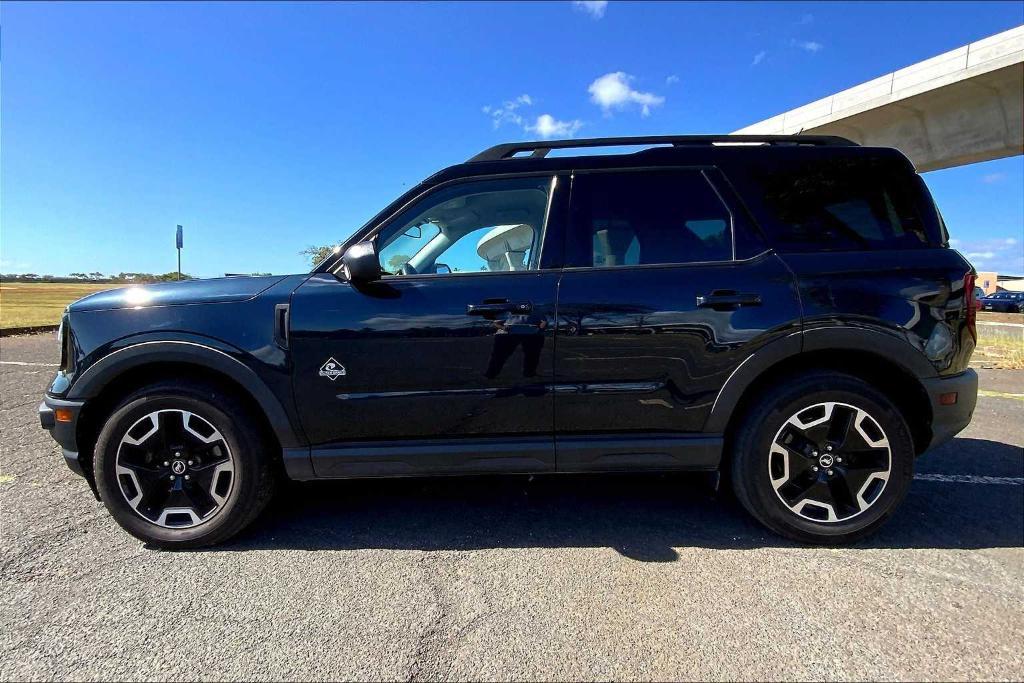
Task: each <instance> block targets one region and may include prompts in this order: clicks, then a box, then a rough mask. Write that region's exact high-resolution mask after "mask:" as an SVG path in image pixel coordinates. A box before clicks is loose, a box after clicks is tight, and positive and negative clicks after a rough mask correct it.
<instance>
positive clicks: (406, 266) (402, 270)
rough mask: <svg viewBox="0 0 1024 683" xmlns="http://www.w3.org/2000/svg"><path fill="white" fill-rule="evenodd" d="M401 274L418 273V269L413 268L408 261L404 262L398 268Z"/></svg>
mask: <svg viewBox="0 0 1024 683" xmlns="http://www.w3.org/2000/svg"><path fill="white" fill-rule="evenodd" d="M398 274H399V275H416V274H417V273H416V269H415V268H413V267H412V266H411V265H410V264H409V263H408V262H406V263H403V264H402V267H401V268H399V269H398Z"/></svg>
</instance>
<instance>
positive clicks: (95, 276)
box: [89, 270, 103, 280]
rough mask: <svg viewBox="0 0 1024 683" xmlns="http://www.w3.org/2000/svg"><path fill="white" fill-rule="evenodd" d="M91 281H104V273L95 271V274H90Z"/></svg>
mask: <svg viewBox="0 0 1024 683" xmlns="http://www.w3.org/2000/svg"><path fill="white" fill-rule="evenodd" d="M89 279H90V280H102V279H103V273H101V272H100V271H98V270H94V271H93V272H91V273H89Z"/></svg>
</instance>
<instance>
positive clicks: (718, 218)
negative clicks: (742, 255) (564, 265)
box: [569, 170, 732, 267]
mask: <svg viewBox="0 0 1024 683" xmlns="http://www.w3.org/2000/svg"><path fill="white" fill-rule="evenodd" d="M731 227H732V221H731V219H730V216H729V212H728V210H726V208H725V206H723V204H722V202H721V200H720V199H719V198H718V195H717V194H715V191H714V189H713V188H712V187H711V185H710V184H709V183H708V181H707V179H706V178H705V177H704V175H703V174H702V173H701V172H700V171H678V170H676V171H626V172H621V173H581V174H578V175H577V176H576V177H575V179H574V180H573V186H572V220H571V228H570V229H571V232H570V234H571V241H572V243H573V244H572V245H571V248H570V250H569V252H570V256H569V260H570V265H575V266H596V267H609V266H637V265H651V264H671V263H694V262H699V261H724V260H729V259H731V258H732V229H731Z"/></svg>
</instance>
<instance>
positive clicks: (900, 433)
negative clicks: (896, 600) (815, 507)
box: [736, 377, 915, 543]
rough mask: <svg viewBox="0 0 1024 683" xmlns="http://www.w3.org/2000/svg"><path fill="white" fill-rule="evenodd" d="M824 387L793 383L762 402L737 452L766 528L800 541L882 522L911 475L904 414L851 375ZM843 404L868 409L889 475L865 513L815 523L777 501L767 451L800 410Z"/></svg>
mask: <svg viewBox="0 0 1024 683" xmlns="http://www.w3.org/2000/svg"><path fill="white" fill-rule="evenodd" d="M830 384H832V385H833V386H830V387H829V388H816V389H811V390H810V391H808V390H807V389H808V387H806V386H804V387H794V388H793V390H792V391H788V392H786V391H783V392H780V393H779V394H777V395H776V396H775V397H774V399H775V400H774V401H772V400H769V401H767V402H766V403H767V404H768V405H767V406H766V410H764V411H762V412H761V418H760V419H758V420H756V421H755V423H754V424H753V425H751V427H752V428H751V429H750V431H749V432H748V435H749V438H748V439H745V440H743V441H746V442H747V443H746V444H741V446H740V447H741V448H744V452H741V453H737V457H738V459H739V460H740V462H738V463H736V465H737V466H739V467H742V468H744V472H743V474H744V477H743V478H744V480H745V481H746V483H747V486H748V490H747V495H748V497H749V501H750V504H751V505H752V506H754V507H755V508H756V511H755V512H756V513H760V514H758V515H757V516H758V517H762V518H763V519H762V521H764V522H765V523H766V524H767V525H768V526H769V527H771V528H773V529H775V530H777V531H780V532H782V533H784V534H786V535H787V536H790V537H791V538H796V539H797V540H801V541H804V542H812V543H814V542H818V543H822V542H824V543H828V542H843V541H849V540H853V539H855V538H858V537H860V536H863V535H866V534H867V533H870V532H871V531H873V530H874V529H875V528H877V527H878V526H879V525H881V524H882V523H883V522H884V521H885V520H886V519H887V518H888V517H889V516H890V515H891V514H892V513H893V511H894V510H895V508H896V507H897V506H898V505H899V503H900V502H901V501H902V500H903V498H904V497H905V496H906V493H907V490H908V489H909V485H910V481H911V480H912V479H913V476H914V458H915V453H914V447H913V441H912V439H911V436H910V430H909V429H908V427H907V425H906V422H905V421H904V419H903V416H902V415H901V414H900V412H899V411H898V409H897V408H896V407H895V406H894V405H893V404H892V402H890V401H889V400H888V399H886V398H885V397H884V396H883V395H882V394H881V393H879V392H877V391H875V390H874V389H872V388H871V387H870V386H869V385H867V384H865V383H863V382H861V381H859V380H855V379H853V378H846V377H842V378H837V381H833V382H830ZM826 402H837V403H846V404H849V405H852V406H855V407H857V408H860V409H862V410H864V411H865V412H867V413H868V415H870V416H871V417H872V418H873V419H874V420H875V421H876V422H878V424H879V426H880V427H881V428H882V430H883V431H884V432H885V435H886V437H887V438H888V440H889V449H890V454H891V463H890V473H889V479H888V481H887V482H886V485H885V488H884V489H883V490H882V492H881V494H879V496H878V498H877V499H876V500H875V501H874V502H873V503H872V504H871V506H870V507H869V508H868V509H867V510H866V511H864V512H862V513H860V514H858V515H856V516H854V517H852V518H850V519H847V520H844V521H839V522H818V521H814V520H810V519H806V518H804V517H801V516H800V515H798V514H796V513H795V512H793V511H792V510H790V509H789V508H788V507H787V506H786V505H785V504H784V503H783V502H782V500H780V499H779V496H778V494H777V493H776V492H775V489H774V487H773V486H772V483H771V478H770V476H769V472H768V455H769V452H770V449H771V445H772V442H773V441H774V439H775V436H776V434H777V433H778V431H779V429H780V428H781V427H782V425H783V424H785V422H786V421H787V420H788V419H789V418H791V417H792V416H793V415H796V414H797V413H799V412H800V411H801V410H803V409H806V408H809V407H811V406H813V405H815V404H818V403H826Z"/></svg>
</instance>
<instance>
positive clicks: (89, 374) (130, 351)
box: [67, 340, 306, 448]
mask: <svg viewBox="0 0 1024 683" xmlns="http://www.w3.org/2000/svg"><path fill="white" fill-rule="evenodd" d="M149 363H185V364H189V365H197V366H200V367H205V368H209V369H210V370H213V371H216V372H219V373H221V374H223V375H226V376H228V377H230V378H231V379H232V380H234V381H235V382H237V383H238V384H239V385H240V386H241V387H242V388H243V389H245V390H246V391H247V392H249V394H250V395H251V396H252V398H253V399H254V400H255V401H256V403H258V404H259V406H260V408H262V409H263V413H264V414H265V415H266V417H267V421H268V422H269V423H270V428H271V429H272V430H273V432H274V434H275V436H276V437H277V440H278V442H279V443H280V444H281V447H282V448H296V447H301V446H305V445H306V444H305V440H304V439H303V438H301V437H300V436H299V434H298V433H297V432H296V430H295V428H294V427H293V426H292V423H291V420H289V419H288V413H287V412H286V411H285V409H284V407H283V406H282V405H281V402H280V401H279V400H278V399H277V397H276V396H275V395H274V393H273V392H272V391H271V390H270V389H269V388H268V387H267V385H266V384H265V383H264V382H263V380H261V379H260V377H259V376H258V375H257V374H256V373H255V372H254V371H253V370H252V368H250V367H248V366H247V365H245V364H244V363H242V362H241V361H239V360H238V359H236V358H234V357H233V356H231V355H229V354H228V353H225V352H224V351H222V350H220V349H217V348H214V347H212V346H207V345H205V344H200V343H197V342H191V341H172V340H161V341H142V342H138V343H136V344H132V345H131V346H126V347H124V348H122V349H118V350H117V351H114V352H113V353H110V354H108V355H106V356H104V357H103V358H101V359H99V360H98V361H96V362H95V363H93V364H92V365H90V366H89V367H88V368H87V369H86V370H85V371H84V372H83V373H82V374H81V375H79V376H78V377H77V378H76V379H75V382H74V384H72V386H71V388H70V390H69V391H68V394H67V398H68V399H69V400H87V399H89V398H93V397H95V396H98V395H99V394H100V392H101V391H102V390H103V388H104V387H106V386H107V385H108V384H109V383H110V382H111V381H113V380H114V379H115V378H117V377H118V376H120V375H122V374H123V373H124V372H126V371H128V370H131V369H132V368H135V367H139V366H142V365H146V364H149Z"/></svg>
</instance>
